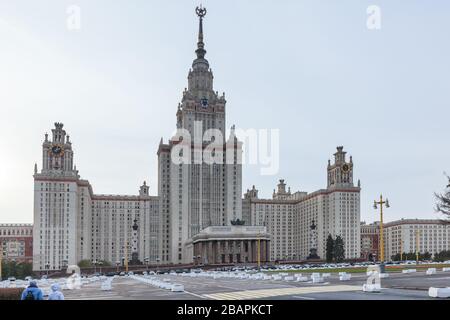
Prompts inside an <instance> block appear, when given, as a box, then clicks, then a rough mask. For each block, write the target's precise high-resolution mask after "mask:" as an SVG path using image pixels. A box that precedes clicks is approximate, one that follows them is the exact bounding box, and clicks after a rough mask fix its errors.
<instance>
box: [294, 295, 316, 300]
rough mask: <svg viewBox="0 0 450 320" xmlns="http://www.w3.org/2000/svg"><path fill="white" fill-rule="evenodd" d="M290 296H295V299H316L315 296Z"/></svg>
mask: <svg viewBox="0 0 450 320" xmlns="http://www.w3.org/2000/svg"><path fill="white" fill-rule="evenodd" d="M292 298H296V299H304V300H316V298H311V297H302V296H292Z"/></svg>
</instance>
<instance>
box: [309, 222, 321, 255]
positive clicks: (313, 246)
mask: <svg viewBox="0 0 450 320" xmlns="http://www.w3.org/2000/svg"><path fill="white" fill-rule="evenodd" d="M309 241H310V249H309V256H308V258H307V259H308V260H312V259H320V257H319V256H318V255H317V226H316V223H315V221H314V220H313V221H312V223H311V226H310V235H309Z"/></svg>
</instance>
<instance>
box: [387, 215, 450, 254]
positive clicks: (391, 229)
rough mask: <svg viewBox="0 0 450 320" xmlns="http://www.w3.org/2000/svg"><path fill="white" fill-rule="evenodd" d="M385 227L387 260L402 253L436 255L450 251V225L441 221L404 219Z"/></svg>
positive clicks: (389, 223)
mask: <svg viewBox="0 0 450 320" xmlns="http://www.w3.org/2000/svg"><path fill="white" fill-rule="evenodd" d="M383 227H384V228H383V231H384V232H383V233H384V252H385V259H386V260H390V259H391V257H392V256H394V255H396V254H397V253H400V251H403V252H405V253H415V252H416V251H418V252H420V253H425V252H429V253H431V254H432V255H434V254H435V253H437V252H440V251H443V250H450V224H448V223H444V222H443V221H441V220H438V219H402V220H397V221H392V222H388V223H385V224H384V226H383ZM417 244H418V246H417ZM402 249H403V250H402Z"/></svg>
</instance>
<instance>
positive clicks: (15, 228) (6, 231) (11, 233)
mask: <svg viewBox="0 0 450 320" xmlns="http://www.w3.org/2000/svg"><path fill="white" fill-rule="evenodd" d="M0 254H1V255H2V259H4V260H15V261H17V262H31V261H32V260H33V225H32V224H0Z"/></svg>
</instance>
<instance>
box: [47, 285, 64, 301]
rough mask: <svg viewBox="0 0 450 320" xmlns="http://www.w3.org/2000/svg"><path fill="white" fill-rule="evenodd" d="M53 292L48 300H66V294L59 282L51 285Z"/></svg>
mask: <svg viewBox="0 0 450 320" xmlns="http://www.w3.org/2000/svg"><path fill="white" fill-rule="evenodd" d="M51 288H52V292H51V293H50V294H49V295H48V300H64V295H63V293H62V292H61V289H60V286H59V284H58V283H54V284H52V286H51Z"/></svg>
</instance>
